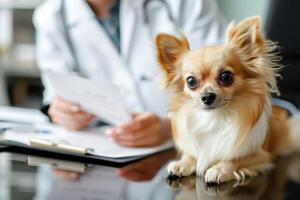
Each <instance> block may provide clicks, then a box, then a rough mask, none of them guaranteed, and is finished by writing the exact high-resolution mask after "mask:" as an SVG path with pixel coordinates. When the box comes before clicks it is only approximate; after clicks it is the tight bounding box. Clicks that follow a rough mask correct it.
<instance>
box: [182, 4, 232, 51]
mask: <svg viewBox="0 0 300 200" xmlns="http://www.w3.org/2000/svg"><path fill="white" fill-rule="evenodd" d="M182 2H184V4H185V5H184V6H182V7H183V8H184V9H182V10H183V11H182V13H181V16H180V19H181V20H182V19H183V20H182V21H181V22H180V23H181V26H182V29H183V31H184V33H185V34H186V35H187V38H188V39H189V41H190V46H191V48H192V49H194V48H199V47H203V46H207V45H215V44H220V43H223V42H224V40H225V32H226V25H227V22H226V20H225V18H224V16H223V14H222V13H221V12H220V10H219V8H218V5H217V3H216V1H215V0H185V1H182Z"/></svg>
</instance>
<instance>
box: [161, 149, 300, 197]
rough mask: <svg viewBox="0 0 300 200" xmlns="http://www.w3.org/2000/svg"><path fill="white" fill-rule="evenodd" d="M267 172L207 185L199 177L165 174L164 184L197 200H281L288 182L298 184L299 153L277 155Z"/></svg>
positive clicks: (299, 179) (299, 178)
mask: <svg viewBox="0 0 300 200" xmlns="http://www.w3.org/2000/svg"><path fill="white" fill-rule="evenodd" d="M275 166H276V167H275V168H274V169H273V170H272V171H270V172H269V173H268V174H261V175H259V176H257V177H255V178H252V179H251V178H248V179H246V180H245V181H244V182H242V183H236V182H227V183H223V184H220V185H218V184H214V185H208V184H206V183H205V182H204V180H203V179H202V178H200V177H196V176H189V177H183V178H174V177H168V178H167V179H166V180H167V183H168V184H169V185H170V186H171V187H172V188H174V189H178V190H179V192H178V194H177V196H176V197H175V199H176V200H181V199H201V200H206V199H208V200H240V199H243V200H248V199H249V200H262V199H263V200H283V199H285V197H286V195H288V192H286V191H285V185H286V183H287V182H288V181H291V182H294V183H297V184H299V185H300V154H297V155H291V156H288V157H283V158H279V159H278V160H277V161H276V163H275Z"/></svg>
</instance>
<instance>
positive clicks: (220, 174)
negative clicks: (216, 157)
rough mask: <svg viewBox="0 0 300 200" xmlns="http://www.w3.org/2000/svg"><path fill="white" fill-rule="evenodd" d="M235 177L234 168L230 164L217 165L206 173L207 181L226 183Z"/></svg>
mask: <svg viewBox="0 0 300 200" xmlns="http://www.w3.org/2000/svg"><path fill="white" fill-rule="evenodd" d="M234 178H235V176H234V174H233V170H232V169H231V167H229V166H222V165H215V166H213V167H211V168H209V169H208V170H207V171H206V173H205V177H204V179H205V182H206V183H217V184H220V183H224V182H227V181H230V180H233V179H234Z"/></svg>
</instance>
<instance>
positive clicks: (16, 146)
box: [0, 141, 169, 168]
mask: <svg viewBox="0 0 300 200" xmlns="http://www.w3.org/2000/svg"><path fill="white" fill-rule="evenodd" d="M0 150H1V151H2V152H9V153H20V154H27V155H33V156H39V157H47V158H53V159H59V160H68V161H74V162H83V163H89V164H96V165H104V166H108V167H117V168H120V167H124V166H126V165H128V164H130V163H133V162H136V161H138V160H142V159H144V158H146V157H149V156H152V155H155V154H159V153H161V152H164V151H168V150H169V149H168V150H164V151H160V152H157V153H153V154H148V155H142V156H133V157H126V158H108V157H103V156H94V155H84V154H77V153H73V152H66V151H58V150H50V149H41V148H38V147H35V146H29V145H26V144H22V143H18V142H13V141H0Z"/></svg>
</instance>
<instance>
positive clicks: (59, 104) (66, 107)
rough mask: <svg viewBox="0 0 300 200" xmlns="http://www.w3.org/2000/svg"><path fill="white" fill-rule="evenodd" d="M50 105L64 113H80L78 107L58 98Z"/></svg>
mask: <svg viewBox="0 0 300 200" xmlns="http://www.w3.org/2000/svg"><path fill="white" fill-rule="evenodd" d="M51 105H53V107H55V108H56V109H59V110H62V111H64V112H69V113H76V112H80V111H82V110H81V108H80V106H79V105H77V104H75V103H72V102H70V101H66V100H64V99H62V98H59V97H55V98H54V99H53V100H52V103H51Z"/></svg>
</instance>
